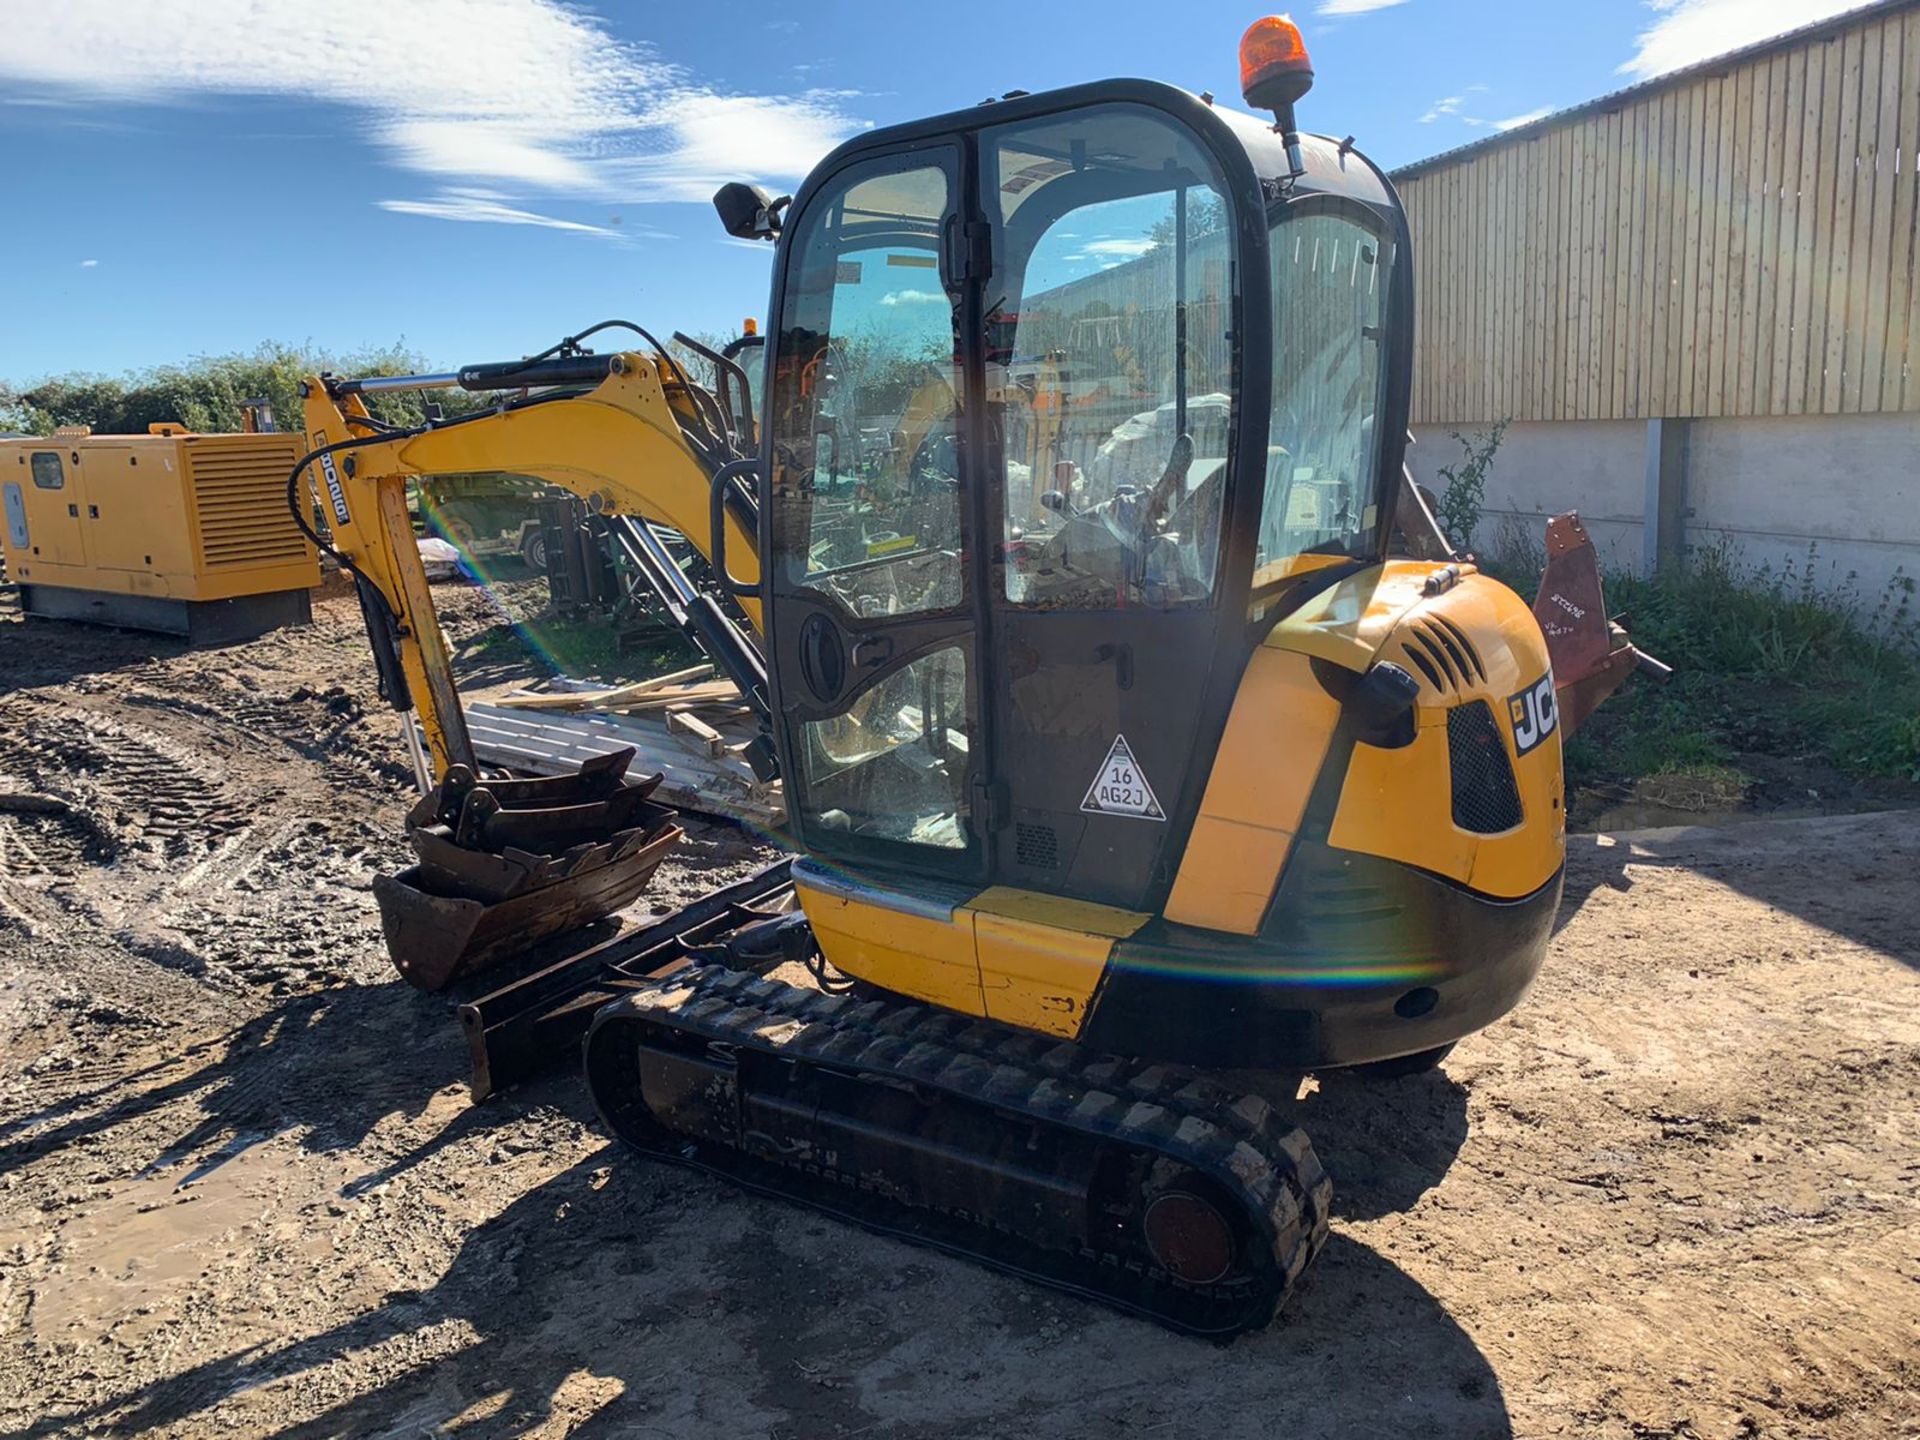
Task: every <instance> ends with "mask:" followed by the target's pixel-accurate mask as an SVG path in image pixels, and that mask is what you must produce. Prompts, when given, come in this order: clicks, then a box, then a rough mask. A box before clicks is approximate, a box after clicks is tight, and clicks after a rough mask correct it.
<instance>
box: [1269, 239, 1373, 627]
mask: <svg viewBox="0 0 1920 1440" xmlns="http://www.w3.org/2000/svg"><path fill="white" fill-rule="evenodd" d="M1270 260H1271V276H1270V278H1271V282H1272V286H1273V332H1274V353H1273V398H1272V409H1271V411H1270V412H1269V414H1270V417H1271V418H1270V420H1269V425H1270V432H1269V435H1268V440H1267V454H1266V470H1267V475H1266V486H1265V499H1264V503H1263V505H1262V507H1261V512H1260V530H1259V542H1258V550H1257V554H1256V558H1255V561H1254V592H1253V603H1254V607H1255V609H1256V611H1257V610H1258V609H1259V607H1260V606H1261V604H1262V602H1263V601H1264V600H1265V599H1267V598H1269V597H1270V596H1271V595H1272V593H1273V588H1274V586H1275V585H1277V584H1278V583H1280V582H1283V581H1284V580H1286V579H1287V578H1288V577H1289V576H1291V575H1294V574H1297V573H1299V572H1300V571H1301V570H1304V569H1309V568H1314V567H1316V566H1318V565H1323V564H1326V563H1329V558H1332V559H1341V558H1346V557H1350V556H1361V555H1366V554H1370V553H1371V552H1372V550H1373V548H1374V539H1375V536H1376V534H1377V528H1378V526H1379V523H1380V515H1379V513H1378V504H1377V500H1378V495H1379V483H1378V482H1379V469H1380V447H1381V444H1382V442H1383V440H1384V436H1383V435H1382V434H1381V430H1380V417H1381V416H1382V415H1383V414H1384V413H1385V406H1386V382H1387V354H1386V344H1387V339H1386V337H1387V323H1388V315H1387V302H1388V295H1389V293H1390V291H1391V289H1392V284H1391V272H1392V266H1393V261H1394V254H1393V244H1392V242H1391V241H1389V240H1387V239H1385V238H1383V237H1382V236H1381V235H1380V234H1379V233H1378V232H1377V231H1376V230H1375V229H1373V228H1372V226H1371V225H1368V224H1363V223H1361V222H1360V221H1359V220H1358V219H1357V218H1354V217H1351V216H1350V215H1348V214H1346V213H1344V212H1342V211H1340V210H1335V209H1326V208H1322V209H1319V210H1315V209H1313V208H1311V202H1309V204H1308V205H1307V206H1306V207H1302V208H1297V209H1294V210H1290V211H1283V212H1282V215H1281V218H1280V219H1279V220H1278V222H1277V223H1276V224H1275V225H1274V227H1273V231H1272V241H1271V246H1270Z"/></svg>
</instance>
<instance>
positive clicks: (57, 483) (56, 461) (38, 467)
mask: <svg viewBox="0 0 1920 1440" xmlns="http://www.w3.org/2000/svg"><path fill="white" fill-rule="evenodd" d="M33 483H34V485H35V486H36V487H37V488H38V489H41V490H61V489H64V488H65V487H66V483H67V477H66V472H65V471H64V470H62V469H61V468H60V456H59V455H58V454H57V453H55V452H54V451H51V450H36V451H34V452H33Z"/></svg>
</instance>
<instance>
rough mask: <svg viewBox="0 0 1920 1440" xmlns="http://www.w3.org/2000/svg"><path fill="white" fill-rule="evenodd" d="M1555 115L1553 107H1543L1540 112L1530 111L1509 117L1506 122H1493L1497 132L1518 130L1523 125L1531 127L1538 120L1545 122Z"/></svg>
mask: <svg viewBox="0 0 1920 1440" xmlns="http://www.w3.org/2000/svg"><path fill="white" fill-rule="evenodd" d="M1552 113H1553V106H1551V105H1542V106H1541V107H1540V108H1539V109H1538V110H1529V111H1527V113H1526V114H1524V115H1509V116H1508V117H1507V118H1506V119H1504V120H1496V121H1494V122H1493V128H1494V129H1496V130H1518V129H1519V128H1520V127H1521V126H1522V125H1531V124H1533V122H1534V121H1536V120H1544V119H1546V118H1547V116H1549V115H1551V114H1552Z"/></svg>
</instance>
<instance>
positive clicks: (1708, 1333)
mask: <svg viewBox="0 0 1920 1440" xmlns="http://www.w3.org/2000/svg"><path fill="white" fill-rule="evenodd" d="M443 600H444V601H445V603H446V605H447V608H448V610H449V612H450V618H451V624H450V629H451V631H452V633H453V635H454V637H455V639H456V641H457V642H458V643H459V645H460V646H461V649H462V652H463V654H465V655H466V656H468V657H470V663H468V664H467V666H466V670H467V678H468V679H469V680H470V681H483V680H496V681H497V680H499V679H502V678H506V673H507V672H506V671H503V670H502V669H501V668H500V664H499V662H498V661H490V662H489V663H491V665H492V669H491V670H490V671H487V673H482V670H483V668H484V667H483V665H482V664H481V663H480V662H482V661H489V657H491V656H494V655H496V654H497V653H500V647H497V646H494V647H488V646H483V645H481V644H479V643H478V642H479V640H480V639H481V638H482V637H484V635H485V634H486V632H487V630H488V628H489V627H490V626H491V625H493V624H494V622H495V619H496V617H495V615H494V614H493V613H492V611H491V610H490V609H489V605H488V602H487V600H486V598H485V597H484V596H482V595H480V594H478V593H474V592H463V591H460V590H458V589H457V588H454V589H449V590H446V591H443ZM371 690H372V686H371V678H370V670H369V666H368V664H367V661H366V659H365V653H364V650H363V642H362V641H361V639H360V636H359V631H358V620H357V617H356V615H355V613H354V611H353V608H352V606H351V603H350V602H349V601H347V600H346V599H344V598H339V597H336V598H334V599H330V600H328V601H326V602H325V603H324V604H323V605H322V606H321V607H320V612H319V619H318V623H317V624H316V625H315V626H313V627H311V628H308V629H303V630H300V631H291V632H282V633H280V634H277V635H273V636H269V637H267V638H265V639H263V640H261V641H258V642H256V643H254V644H251V645H248V646H245V647H239V648H234V649H228V650H222V651H212V652H199V653H190V652H186V651H184V650H183V649H182V648H181V647H180V646H178V645H176V644H173V643H171V642H165V641H159V640H155V639H152V638H147V637H139V636H131V635H118V634H113V633H109V632H99V631H91V630H85V629H81V628H77V627H62V626H54V625H42V624H31V625H30V624H26V623H22V622H20V621H18V620H17V619H15V618H13V617H11V616H0V776H11V777H13V780H14V781H16V782H19V783H18V784H17V785H12V786H10V785H8V784H6V783H5V782H0V789H6V788H20V786H24V787H26V788H30V789H33V790H37V791H43V792H47V793H50V794H53V795H56V796H58V797H60V798H62V799H64V800H66V801H68V802H69V803H70V804H71V806H72V807H73V808H72V810H71V811H70V812H69V813H68V814H66V815H64V816H62V815H21V814H13V815H4V816H0V1036H4V1051H3V1053H0V1432H5V1433H7V1434H11V1435H23V1436H41V1435H54V1434H72V1435H83V1434H84V1435H94V1434H99V1435H120V1434H135V1433H142V1434H146V1433H151V1434H160V1435H172V1436H186V1435H208V1434H216V1433H217V1434H233V1435H283V1436H294V1437H321V1436H334V1435H355V1436H360V1435H384V1436H425V1435H436V1434H442V1433H457V1434H459V1435H462V1436H490V1435H506V1434H539V1435H560V1434H571V1433H578V1434H581V1435H608V1436H612V1435H623V1436H624V1435H633V1436H641V1435H669V1436H680V1435H713V1434H734V1435H767V1436H776V1435H777V1436H786V1437H802V1436H806V1437H811V1436H826V1437H833V1436H843V1435H844V1436H853V1435H870V1436H889V1435H891V1436H999V1435H1006V1436H1052V1435H1063V1436H1067V1435H1071V1436H1079V1435H1087V1436H1115V1437H1121V1436H1134V1435H1155V1434H1172V1435H1221V1436H1269V1435H1286V1436H1301V1437H1312V1436H1336V1435H1339V1436H1346V1435H1396V1436H1400V1435H1407V1436H1419V1435H1444V1436H1501V1435H1509V1434H1514V1435H1524V1436H1535V1435H1583V1436H1584V1435H1597V1436H1606V1437H1629V1436H1638V1437H1651V1436H1675V1437H1683V1436H1686V1437H1690V1436H1702V1437H1705V1436H1808V1437H1814V1436H1819V1437H1829V1436H1832V1437H1839V1436H1888V1435H1907V1436H1912V1435H1920V879H1917V878H1916V877H1920V814H1915V813H1906V814H1900V815H1888V816H1855V817H1843V818H1828V819H1812V820H1791V821H1771V822H1765V823H1758V824H1750V825H1743V826H1737V827H1731V828H1727V829H1721V830H1712V831H1706V830H1690V831H1659V832H1644V833H1641V834H1636V835H1620V836H1614V837H1611V838H1608V837H1594V836H1582V837H1577V838H1576V840H1575V841H1574V843H1573V846H1572V849H1573V854H1572V858H1571V862H1570V869H1569V886H1568V894H1567V900H1566V905H1565V908H1564V911H1563V915H1562V921H1563V924H1562V928H1561V929H1560V931H1559V933H1558V936H1557V938H1556V940H1555V943H1554V949H1553V954H1552V957H1551V959H1550V961H1549V963H1548V966H1547V970H1546V972H1545V974H1544V976H1543V978H1542V980H1541V982H1540V984H1539V985H1538V986H1537V988H1536V989H1535V991H1534V993H1533V994H1532V995H1531V997H1530V998H1529V999H1528V1000H1527V1002H1526V1003H1525V1004H1524V1005H1523V1006H1522V1007H1521V1009H1520V1010H1519V1011H1518V1012H1517V1013H1516V1014H1514V1015H1513V1016H1511V1017H1510V1018H1508V1019H1507V1020H1505V1021H1503V1022H1501V1023H1500V1024H1498V1025H1496V1026H1494V1027H1493V1028H1492V1029H1490V1030H1488V1031H1487V1032H1485V1033H1483V1034H1481V1035H1478V1036H1475V1037H1473V1038H1472V1039H1470V1040H1468V1041H1466V1042H1465V1043H1463V1044H1462V1045H1461V1046H1460V1048H1459V1050H1458V1051H1456V1052H1455V1054H1454V1056H1453V1057H1452V1058H1451V1059H1450V1060H1449V1062H1448V1063H1447V1065H1446V1067H1445V1069H1444V1071H1443V1072H1441V1073H1437V1074H1433V1075H1428V1076H1424V1077H1420V1078H1416V1079H1412V1080H1407V1081H1401V1082H1395V1083H1392V1084H1371V1085H1370V1084H1364V1083H1361V1082H1359V1081H1357V1080H1354V1079H1351V1078H1343V1077H1341V1076H1338V1075H1328V1076H1325V1077H1322V1078H1321V1079H1320V1080H1319V1082H1318V1083H1317V1088H1316V1084H1315V1082H1311V1081H1310V1082H1307V1083H1306V1084H1305V1085H1303V1086H1301V1087H1300V1091H1301V1092H1302V1093H1300V1094H1299V1096H1298V1098H1297V1100H1296V1101H1294V1102H1293V1103H1294V1104H1295V1108H1296V1109H1297V1112H1298V1116H1299V1119H1300V1122H1301V1123H1302V1124H1304V1125H1305V1126H1306V1128H1307V1129H1308V1131H1309V1133H1310V1134H1312V1135H1313V1137H1314V1140H1315V1144H1316V1145H1317V1146H1318V1148H1319V1151H1320V1154H1321V1156H1322V1158H1323V1159H1324V1160H1325V1161H1326V1163H1327V1165H1328V1167H1329V1168H1330V1169H1331V1170H1332V1171H1333V1173H1334V1175H1335V1178H1336V1185H1337V1187H1338V1189H1337V1198H1336V1218H1335V1222H1334V1232H1333V1238H1332V1240H1331V1241H1330V1243H1329V1245H1328V1247H1327V1250H1326V1252H1325V1253H1324V1255H1323V1256H1322V1257H1321V1259H1320V1261H1319V1263H1318V1265H1317V1267H1316V1268H1315V1270H1314V1272H1313V1273H1312V1274H1311V1276H1310V1278H1309V1281H1308V1283H1307V1285H1306V1287H1305V1289H1304V1291H1303V1293H1302V1294H1301V1295H1300V1296H1299V1298H1298V1299H1297V1300H1296V1301H1295V1302H1294V1303H1293V1304H1292V1305H1291V1306H1290V1307H1289V1309H1288V1311H1287V1313H1286V1315H1285V1316H1284V1318H1283V1320H1282V1322H1281V1323H1280V1324H1279V1325H1278V1326H1276V1327H1275V1328H1274V1329H1273V1330H1272V1331H1271V1332H1269V1333H1266V1334H1263V1335H1259V1336H1254V1337H1249V1338H1245V1339H1242V1340H1240V1341H1238V1342H1237V1343H1234V1344H1232V1345H1229V1346H1218V1345H1213V1344H1208V1343H1204V1342H1198V1341H1192V1340H1185V1339H1180V1338H1177V1337H1174V1336H1171V1335H1168V1334H1166V1333H1164V1332H1162V1331H1160V1330H1157V1329H1155V1328H1153V1327H1151V1326H1149V1325H1146V1324H1143V1323H1141V1322H1139V1321H1136V1320H1132V1319H1128V1318H1123V1317H1121V1316H1118V1315H1115V1314H1112V1313H1109V1312H1107V1311H1105V1310H1102V1309H1100V1308H1097V1307H1095V1306H1092V1305H1088V1304H1084V1303H1081V1302H1078V1301H1075V1300H1072V1299H1068V1298H1064V1297H1061V1296H1056V1295H1052V1294H1049V1293H1045V1292H1042V1291H1038V1290H1035V1289H1032V1288H1030V1287H1028V1286H1026V1285H1024V1284H1021V1283H1018V1282H1016V1281H1013V1280H1011V1279H1007V1278H1003V1277H1000V1276H998V1275H995V1274H990V1273H986V1272H983V1271H981V1270H979V1269H977V1268H974V1267H971V1266H968V1265H966V1264H963V1263H961V1262H958V1261H954V1260H949V1259H947V1258H944V1257H941V1256H938V1255H934V1254H931V1253H928V1252H924V1251H920V1250H916V1249H913V1248H910V1247H907V1246H904V1245H901V1244H897V1243H894V1242H891V1241H882V1240H878V1239H875V1238H872V1237H869V1236H867V1235H865V1234H863V1233H860V1232H857V1231H853V1230H850V1229H847V1228H844V1227H842V1226H840V1225H838V1224H835V1223H832V1222H829V1221H826V1220H823V1219H820V1218H817V1217H815V1216H812V1215H810V1214H807V1213H804V1212H801V1211H798V1210H795V1209H791V1208H788V1207H784V1206H782V1205H779V1204H777V1203H774V1202H771V1201H766V1200H761V1199H757V1198H752V1197H748V1196H745V1195H742V1194H739V1193H735V1192H733V1191H730V1190H729V1189H727V1188H725V1187H724V1186H722V1185H721V1184H719V1183H718V1182H715V1181H712V1180H709V1179H706V1178H704V1177H700V1176H697V1175H694V1174H691V1173H687V1172H681V1171H678V1170H674V1169H670V1168H666V1167H663V1166H660V1165H657V1164H651V1163H646V1162H642V1161H640V1160H638V1159H636V1158H634V1157H630V1156H628V1155H626V1154H623V1153H621V1152H620V1151H619V1150H618V1149H616V1148H614V1147H612V1146H611V1145H610V1144H609V1142H608V1141H607V1139H606V1138H605V1136H604V1135H603V1134H602V1133H601V1132H600V1130H599V1129H598V1128H597V1126H596V1124H595V1122H594V1119H593V1116H592V1112H591V1107H590V1106H589V1104H588V1102H587V1100H586V1097H585V1095H584V1093H583V1091H582V1088H581V1086H580V1085H579V1084H578V1082H577V1081H576V1080H574V1079H572V1078H570V1077H568V1076H565V1075H561V1076H556V1077H555V1078H553V1079H551V1080H548V1081H543V1082H540V1083H538V1084H535V1085H533V1086H530V1087H527V1088H525V1089H522V1090H520V1091H517V1092H514V1093H511V1094H509V1095H506V1096H504V1097H501V1098H499V1099H497V1100H495V1101H493V1102H490V1103H489V1104H487V1105H485V1106H482V1107H478V1108H473V1107H470V1106H469V1105H468V1104H467V1100H466V1093H465V1074H466V1071H465V1065H466V1056H465V1049H464V1046H463V1044H462V1042H461V1039H460V1036H459V1033H458V1031H457V1028H456V1026H455V1024H454V1021H453V1017H452V1013H451V1002H450V1001H449V1000H448V999H446V998H444V997H432V996H423V995H420V994H417V993H415V992H413V991H411V990H409V989H407V988H406V987H405V986H403V985H402V984H400V983H399V982H398V981H397V980H396V979H395V978H393V976H392V974H391V971H390V970H389V968H388V966H387V963H386V960H385V958H384V955H383V953H382V948H381V943H380V938H379V933H378V926H377V922H376V918H375V914H374V910H373V904H372V900H371V897H370V895H369V894H368V889H367V886H368V881H369V878H370V877H371V876H372V875H373V874H375V873H376V872H378V871H381V870H383V869H388V868H397V866H398V865H399V864H400V863H401V861H402V858H403V848H402V843H401V839H400V817H401V814H402V812H403V810H404V808H405V806H406V804H407V800H408V789H407V776H406V774H405V772H404V770H403V769H402V767H401V765H400V763H399V756H400V750H399V745H398V743H397V741H396V739H395V738H394V732H393V725H392V720H391V717H390V716H388V715H387V713H386V712H384V711H382V710H380V709H379V708H378V707H377V705H376V703H375V702H374V699H373V696H372V693H371ZM762 853H763V852H761V851H760V850H759V849H758V848H757V847H756V846H755V845H754V844H753V843H752V842H751V840H750V839H749V838H747V837H744V836H742V835H740V834H739V833H737V832H733V831H729V830H725V829H721V828H719V827H713V826H696V827H695V830H694V833H693V835H692V837H691V838H690V840H689V842H688V844H687V845H686V846H685V847H684V848H683V850H682V852H681V855H680V858H679V859H678V860H677V861H676V862H672V863H670V864H669V866H668V867H667V868H665V869H663V871H662V872H661V877H660V879H659V881H658V882H656V887H655V889H654V891H653V892H652V893H651V895H650V897H649V898H650V900H651V901H652V902H653V903H655V904H658V905H660V906H663V907H664V906H668V905H671V904H673V903H675V902H676V901H678V900H682V899H684V898H687V897H690V896H691V895H693V894H695V893H697V892H698V891H699V890H701V889H702V888H704V887H705V886H707V885H709V884H711V883H712V882H713V881H715V880H716V879H723V878H730V877H732V876H734V875H736V874H738V873H742V872H744V870H745V869H747V868H748V867H750V866H751V865H753V864H754V863H755V862H756V860H757V859H758V858H759V857H760V855H761V854H762ZM1286 1093H1287V1094H1288V1095H1289V1096H1293V1095H1294V1094H1295V1091H1294V1088H1293V1085H1292V1084H1291V1082H1289V1083H1288V1085H1287V1088H1286Z"/></svg>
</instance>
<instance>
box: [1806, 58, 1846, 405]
mask: <svg viewBox="0 0 1920 1440" xmlns="http://www.w3.org/2000/svg"><path fill="white" fill-rule="evenodd" d="M1815 53H1816V55H1818V56H1819V57H1820V60H1821V76H1820V85H1821V93H1820V143H1819V149H1818V152H1817V154H1818V162H1819V163H1818V169H1817V173H1816V175H1815V183H1814V201H1813V205H1814V210H1813V244H1812V247H1811V250H1810V259H1809V265H1808V289H1809V290H1810V291H1811V293H1810V295H1809V296H1808V299H1807V327H1806V330H1805V331H1804V332H1803V333H1802V335H1800V336H1798V337H1796V345H1797V348H1799V349H1802V350H1803V351H1804V352H1805V354H1806V365H1807V392H1806V398H1805V400H1804V402H1803V406H1802V412H1801V413H1804V414H1807V415H1817V414H1819V413H1820V412H1821V410H1822V409H1823V408H1824V405H1825V392H1826V381H1827V322H1828V320H1829V319H1830V318H1831V311H1830V306H1831V305H1832V301H1833V278H1834V260H1835V258H1836V252H1835V246H1834V232H1833V211H1834V194H1835V191H1836V190H1837V189H1838V188H1839V178H1840V154H1839V152H1840V126H1841V89H1842V86H1843V83H1844V81H1845V71H1846V56H1847V49H1846V43H1845V39H1844V37H1837V38H1835V39H1832V40H1828V41H1825V42H1824V43H1822V44H1821V45H1819V46H1818V47H1817V48H1816V51H1815ZM1856 123H1857V122H1856Z"/></svg>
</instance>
